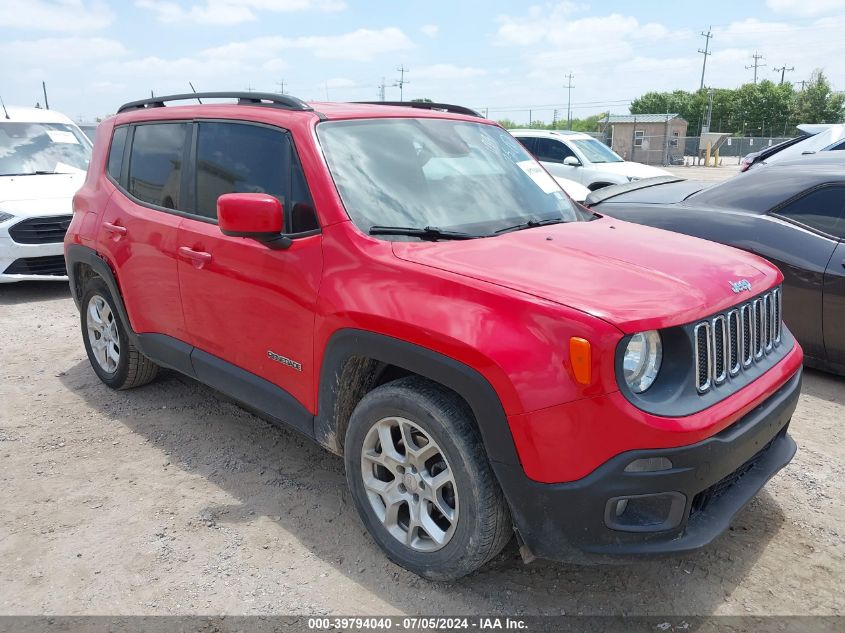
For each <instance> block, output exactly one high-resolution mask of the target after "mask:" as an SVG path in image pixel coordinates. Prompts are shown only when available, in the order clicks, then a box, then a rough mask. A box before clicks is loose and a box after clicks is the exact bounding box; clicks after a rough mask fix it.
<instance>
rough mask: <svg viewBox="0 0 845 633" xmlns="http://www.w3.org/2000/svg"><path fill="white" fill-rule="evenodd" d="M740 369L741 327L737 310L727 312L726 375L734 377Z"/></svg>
mask: <svg viewBox="0 0 845 633" xmlns="http://www.w3.org/2000/svg"><path fill="white" fill-rule="evenodd" d="M741 367H742V326H741V323H740V317H739V310H731V311H730V312H728V373H729V374H730V375H731V376H736V375H737V374H738V373H739V370H740V368H741Z"/></svg>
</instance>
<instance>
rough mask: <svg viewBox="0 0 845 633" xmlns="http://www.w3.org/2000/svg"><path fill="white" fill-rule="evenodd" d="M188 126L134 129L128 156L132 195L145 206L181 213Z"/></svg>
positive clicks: (157, 126)
mask: <svg viewBox="0 0 845 633" xmlns="http://www.w3.org/2000/svg"><path fill="white" fill-rule="evenodd" d="M186 133H187V124H185V123H145V124H143V125H137V126H136V127H135V134H134V138H133V140H132V150H131V151H130V154H129V193H130V194H132V195H133V196H135V197H136V198H137V199H138V200H141V201H142V202H147V203H149V204H154V205H156V206H159V207H164V208H166V209H182V206H181V198H180V189H181V187H180V181H181V179H182V156H183V153H184V151H185V136H186Z"/></svg>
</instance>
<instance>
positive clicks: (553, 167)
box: [534, 138, 584, 185]
mask: <svg viewBox="0 0 845 633" xmlns="http://www.w3.org/2000/svg"><path fill="white" fill-rule="evenodd" d="M536 141H537V145H536V147H535V151H534V155H535V156H536V157H537V160H539V161H540V162H541V163H543V167H545V168H546V169H547V170H548V171H549V173H550V174H551V175H552V176H557V177H558V178H566V179H568V180H574V181H575V182H579V183H581V184H582V185H583V184H584V182H583V180H584V170H583V169H582V168H581V167H580V166H578V167H575V166H573V165H564V164H563V161H564V160H565V159H566V158H569V157H570V156H571V157H573V158H575V159H576V160H577V159H578V157H577V156H575V152H573V151H572V150H571V149H570V148H569V146H568V145H567V144H566V143H564V142H563V141H558V140H556V139H553V138H537V139H536ZM579 163H580V161H579Z"/></svg>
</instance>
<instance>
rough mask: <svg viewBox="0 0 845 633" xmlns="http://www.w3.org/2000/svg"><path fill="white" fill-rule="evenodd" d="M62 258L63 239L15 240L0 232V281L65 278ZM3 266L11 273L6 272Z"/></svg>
mask: <svg viewBox="0 0 845 633" xmlns="http://www.w3.org/2000/svg"><path fill="white" fill-rule="evenodd" d="M3 232H4V233H5V231H3ZM60 258H61V260H62V261H60ZM63 260H64V242H49V243H47V244H19V243H17V242H15V241H13V240H12V239H11V238H10V237H8V236H7V235H0V283H10V282H15V281H45V280H53V281H67V273H66V272H65V270H64V264H63ZM7 270H8V271H12V273H11V274H9V273H6V271H7ZM15 271H17V272H15ZM44 273H48V274H44Z"/></svg>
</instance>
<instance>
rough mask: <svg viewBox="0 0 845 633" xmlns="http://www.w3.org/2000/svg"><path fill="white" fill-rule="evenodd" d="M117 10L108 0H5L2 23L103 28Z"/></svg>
mask: <svg viewBox="0 0 845 633" xmlns="http://www.w3.org/2000/svg"><path fill="white" fill-rule="evenodd" d="M113 20H114V14H113V13H112V11H111V9H110V8H109V6H108V4H106V2H104V0H91V2H86V1H85V0H4V2H3V10H2V11H0V27H10V28H15V29H28V30H41V31H87V30H97V29H103V28H105V27H107V26H108V25H109V24H111V23H112V21H113Z"/></svg>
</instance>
